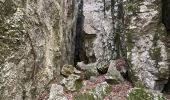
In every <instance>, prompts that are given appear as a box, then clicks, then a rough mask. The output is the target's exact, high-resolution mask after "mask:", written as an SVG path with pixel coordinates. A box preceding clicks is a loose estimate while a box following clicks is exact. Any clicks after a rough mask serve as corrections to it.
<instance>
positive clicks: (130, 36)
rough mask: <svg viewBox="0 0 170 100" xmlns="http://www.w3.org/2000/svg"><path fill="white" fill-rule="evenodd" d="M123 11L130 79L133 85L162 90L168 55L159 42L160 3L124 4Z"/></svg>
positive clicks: (157, 0)
mask: <svg viewBox="0 0 170 100" xmlns="http://www.w3.org/2000/svg"><path fill="white" fill-rule="evenodd" d="M154 5H155V6H156V7H153V6H154ZM124 8H125V20H126V21H127V22H125V23H126V24H125V26H126V29H128V31H126V32H125V37H126V39H125V40H126V47H127V58H128V61H129V63H130V66H129V71H128V72H129V76H130V78H131V80H132V81H133V82H134V83H135V84H136V86H144V87H147V88H150V89H154V90H159V91H162V89H163V87H164V85H165V84H166V83H167V80H168V77H169V65H168V59H169V58H168V55H169V52H168V50H167V48H166V46H165V43H164V42H163V41H162V40H164V37H166V29H165V27H164V25H163V24H162V23H160V20H161V0H150V1H146V0H145V1H135V2H133V1H126V2H125V5H124ZM131 8H132V9H133V10H132V9H131ZM134 9H135V10H134ZM127 25H128V26H127ZM160 83H162V84H161V85H159V84H160ZM163 84H164V85H163Z"/></svg>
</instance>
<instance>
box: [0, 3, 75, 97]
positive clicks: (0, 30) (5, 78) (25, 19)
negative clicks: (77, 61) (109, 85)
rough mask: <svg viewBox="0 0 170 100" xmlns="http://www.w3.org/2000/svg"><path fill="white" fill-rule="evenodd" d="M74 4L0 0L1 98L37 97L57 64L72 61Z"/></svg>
mask: <svg viewBox="0 0 170 100" xmlns="http://www.w3.org/2000/svg"><path fill="white" fill-rule="evenodd" d="M74 4H75V5H74ZM77 4H78V3H76V2H74V0H73V1H70V0H0V7H1V8H2V9H0V48H1V49H0V55H1V56H0V83H1V84H0V94H1V95H0V99H1V100H22V99H24V100H36V98H37V95H38V94H39V93H40V92H41V91H42V90H43V88H44V87H45V86H46V85H47V84H48V83H49V81H50V80H52V79H54V78H55V77H58V75H59V74H60V66H62V65H63V64H64V63H65V64H73V62H74V52H73V51H74V45H73V44H74V38H75V24H76V13H77V8H78V5H77Z"/></svg>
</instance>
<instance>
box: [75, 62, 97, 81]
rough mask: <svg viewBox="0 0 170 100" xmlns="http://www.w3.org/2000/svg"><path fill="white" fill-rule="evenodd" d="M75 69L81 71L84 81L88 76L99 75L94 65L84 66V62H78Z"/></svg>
mask: <svg viewBox="0 0 170 100" xmlns="http://www.w3.org/2000/svg"><path fill="white" fill-rule="evenodd" d="M77 67H78V68H79V69H81V70H82V74H83V76H84V78H86V79H89V78H90V76H97V75H99V73H98V71H97V68H96V63H89V64H84V62H78V63H77Z"/></svg>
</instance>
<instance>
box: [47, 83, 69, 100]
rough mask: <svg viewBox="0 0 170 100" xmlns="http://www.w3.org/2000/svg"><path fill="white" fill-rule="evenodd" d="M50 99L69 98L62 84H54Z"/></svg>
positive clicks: (63, 99)
mask: <svg viewBox="0 0 170 100" xmlns="http://www.w3.org/2000/svg"><path fill="white" fill-rule="evenodd" d="M48 100H68V99H67V97H65V96H64V89H63V87H62V86H61V85H57V84H52V85H51V89H50V96H49V99H48Z"/></svg>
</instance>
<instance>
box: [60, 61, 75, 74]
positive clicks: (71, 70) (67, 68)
mask: <svg viewBox="0 0 170 100" xmlns="http://www.w3.org/2000/svg"><path fill="white" fill-rule="evenodd" d="M61 74H62V75H64V76H66V77H68V76H69V75H71V74H74V67H73V66H72V65H67V64H65V65H64V66H63V67H62V69H61Z"/></svg>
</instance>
